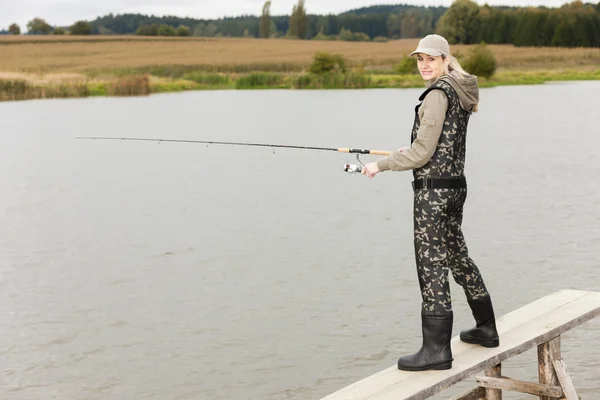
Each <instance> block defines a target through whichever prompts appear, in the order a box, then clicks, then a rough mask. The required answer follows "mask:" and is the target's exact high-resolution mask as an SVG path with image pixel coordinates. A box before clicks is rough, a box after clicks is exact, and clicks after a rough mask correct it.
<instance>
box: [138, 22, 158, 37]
mask: <svg viewBox="0 0 600 400" xmlns="http://www.w3.org/2000/svg"><path fill="white" fill-rule="evenodd" d="M135 34H136V35H140V36H157V35H158V25H155V24H152V25H140V27H139V28H137V30H136V31H135Z"/></svg>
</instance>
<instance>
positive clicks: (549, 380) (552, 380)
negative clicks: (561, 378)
mask: <svg viewBox="0 0 600 400" xmlns="http://www.w3.org/2000/svg"><path fill="white" fill-rule="evenodd" d="M537 351H538V375H539V377H540V383H541V384H545V385H550V386H559V382H558V376H557V375H556V372H555V371H554V365H553V364H552V363H553V362H554V361H555V360H559V359H560V336H558V337H555V338H554V339H551V340H549V341H547V342H546V343H542V344H540V345H538V348H537ZM551 399H552V397H550V396H546V395H540V400H551Z"/></svg>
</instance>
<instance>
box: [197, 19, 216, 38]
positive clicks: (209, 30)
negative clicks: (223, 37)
mask: <svg viewBox="0 0 600 400" xmlns="http://www.w3.org/2000/svg"><path fill="white" fill-rule="evenodd" d="M217 30H218V27H217V25H215V24H214V23H213V22H209V23H207V24H206V23H204V22H200V23H199V24H198V25H196V28H195V29H194V36H203V37H214V36H215V35H216V34H217Z"/></svg>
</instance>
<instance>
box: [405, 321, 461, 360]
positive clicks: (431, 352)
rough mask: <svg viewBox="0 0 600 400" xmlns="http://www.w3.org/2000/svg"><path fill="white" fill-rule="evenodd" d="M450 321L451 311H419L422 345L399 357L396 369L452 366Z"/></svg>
mask: <svg viewBox="0 0 600 400" xmlns="http://www.w3.org/2000/svg"><path fill="white" fill-rule="evenodd" d="M452 322H453V314H452V311H450V312H449V313H444V314H439V313H438V314H433V313H427V312H424V311H423V312H421V326H422V330H423V346H422V347H421V350H419V351H418V352H417V353H415V354H411V355H410V356H405V357H401V358H400V359H399V360H398V369H401V370H403V371H427V370H442V369H450V368H452V360H454V359H453V358H452V350H451V349H450V339H451V338H452Z"/></svg>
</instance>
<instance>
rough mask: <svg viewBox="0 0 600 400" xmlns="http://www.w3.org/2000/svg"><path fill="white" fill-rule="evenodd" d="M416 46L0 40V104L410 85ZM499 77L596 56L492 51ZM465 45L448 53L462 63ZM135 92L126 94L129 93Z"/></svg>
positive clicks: (578, 65)
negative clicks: (323, 65) (318, 55)
mask: <svg viewBox="0 0 600 400" xmlns="http://www.w3.org/2000/svg"><path fill="white" fill-rule="evenodd" d="M417 43H418V39H405V40H394V41H389V42H387V43H373V42H339V41H304V40H284V39H279V40H264V39H236V38H233V39H232V38H194V37H190V38H168V37H164V38H153V37H139V36H87V37H77V36H75V37H73V36H33V37H29V36H0V99H1V100H14V99H26V98H43V97H71V96H91V95H139V94H148V93H153V92H162V91H176V90H194V89H233V88H237V89H242V88H262V87H282V88H339V87H414V86H421V85H422V81H421V80H420V78H419V77H418V76H411V75H398V74H395V73H394V72H393V66H394V65H395V64H397V63H398V62H399V61H400V60H401V59H402V58H403V57H405V56H406V55H407V54H409V53H410V52H411V51H412V50H414V49H415V47H416V45H417ZM490 48H491V49H492V51H493V52H494V54H495V55H496V59H497V61H498V72H497V74H496V75H495V76H494V77H493V78H492V79H491V80H489V81H486V80H483V79H482V80H481V81H482V82H481V83H482V86H495V85H503V84H530V83H542V82H545V81H548V80H572V79H600V49H589V48H575V49H566V48H517V47H514V46H511V45H491V46H490ZM469 49H470V46H465V45H459V46H453V47H452V50H453V53H455V54H457V55H461V54H462V55H468V53H469ZM317 51H320V52H330V53H339V54H342V55H343V56H344V57H345V58H346V59H347V60H348V62H349V64H350V68H351V71H352V72H351V73H350V74H348V76H345V77H344V76H342V77H315V76H309V74H307V68H308V66H309V65H310V63H311V62H312V58H313V56H314V53H315V52H317ZM131 85H134V87H129V86H131Z"/></svg>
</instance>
